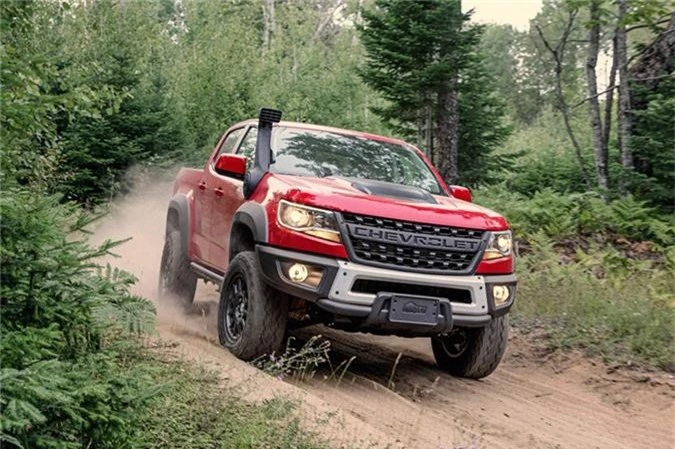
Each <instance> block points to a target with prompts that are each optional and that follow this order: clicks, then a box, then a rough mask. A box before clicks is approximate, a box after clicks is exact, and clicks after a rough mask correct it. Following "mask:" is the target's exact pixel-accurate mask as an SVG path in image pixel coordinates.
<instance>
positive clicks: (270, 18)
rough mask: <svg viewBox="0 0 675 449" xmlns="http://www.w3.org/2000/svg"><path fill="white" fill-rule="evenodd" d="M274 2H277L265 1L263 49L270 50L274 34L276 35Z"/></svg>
mask: <svg viewBox="0 0 675 449" xmlns="http://www.w3.org/2000/svg"><path fill="white" fill-rule="evenodd" d="M274 2H275V0H264V1H263V5H262V8H263V20H264V24H263V49H264V50H269V49H270V46H271V45H272V34H273V33H274V28H275V25H276V23H275V21H274Z"/></svg>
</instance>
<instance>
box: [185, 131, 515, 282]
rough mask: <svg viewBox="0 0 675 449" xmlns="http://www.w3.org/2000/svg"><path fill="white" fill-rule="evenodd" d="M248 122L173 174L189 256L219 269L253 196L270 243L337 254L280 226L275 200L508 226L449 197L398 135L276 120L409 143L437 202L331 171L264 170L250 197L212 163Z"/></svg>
mask: <svg viewBox="0 0 675 449" xmlns="http://www.w3.org/2000/svg"><path fill="white" fill-rule="evenodd" d="M255 124H257V121H255V120H249V121H246V122H242V123H238V124H237V125H235V126H233V127H232V128H230V129H229V130H228V131H227V132H226V133H225V135H223V138H221V139H220V141H219V142H218V144H217V145H216V148H214V151H213V153H212V154H211V156H210V157H209V159H208V161H207V162H206V164H205V166H204V169H203V170H197V169H182V170H181V171H180V172H179V173H178V176H177V180H176V184H175V186H174V193H175V194H176V193H180V194H183V195H186V196H187V197H188V198H189V200H190V237H189V240H190V245H189V257H190V258H191V259H192V260H196V261H199V262H201V263H205V264H206V265H209V266H210V267H212V268H215V269H217V270H218V271H220V272H225V270H226V269H227V264H228V248H229V238H230V230H231V227H232V219H233V216H234V213H235V212H236V210H237V209H238V208H239V207H240V206H241V205H242V204H244V203H245V202H247V201H250V202H254V203H257V204H260V205H261V206H263V208H264V209H265V211H266V213H267V225H268V235H267V241H268V244H270V245H272V246H277V247H282V248H287V249H291V250H295V251H302V252H308V253H314V254H320V255H324V256H329V257H335V258H338V259H347V257H348V255H347V251H346V249H345V247H344V245H343V244H342V243H337V242H332V241H328V240H323V239H320V238H317V237H312V236H309V235H306V234H303V233H300V232H295V231H292V230H289V229H287V228H284V227H282V226H281V225H280V224H279V223H278V221H277V208H278V203H279V201H280V200H282V199H285V200H287V201H291V202H294V203H300V204H305V205H308V206H313V207H317V208H321V209H328V210H333V211H337V212H351V213H355V214H361V215H370V216H375V217H382V218H393V219H397V220H404V221H410V222H417V223H424V224H434V225H441V226H453V227H461V228H470V229H478V230H486V231H501V230H506V229H508V223H507V222H506V220H505V219H504V218H503V217H502V216H501V215H499V214H497V213H495V212H493V211H491V210H489V209H486V208H483V207H480V206H477V205H475V204H472V203H470V202H466V201H462V200H460V199H457V198H454V197H453V196H452V195H451V194H450V189H448V186H447V185H446V184H445V182H443V180H442V178H441V176H440V175H439V173H438V171H437V170H436V169H435V167H433V165H431V163H430V162H429V160H428V159H427V158H426V157H425V156H424V154H423V153H421V152H420V151H419V150H418V149H416V148H415V147H413V146H411V145H409V144H407V143H405V142H403V141H401V140H398V139H394V138H390V137H384V136H377V135H373V134H368V133H363V132H357V131H348V130H343V129H337V128H331V127H326V126H317V125H308V124H301V123H290V122H280V123H279V124H278V125H277V126H286V127H294V128H301V129H308V130H317V131H325V132H332V133H338V134H343V135H349V136H356V137H360V138H364V139H370V140H377V141H381V142H388V143H394V144H399V145H405V146H406V147H408V148H411V149H413V150H414V151H415V152H417V154H419V155H420V157H421V158H422V159H423V160H424V161H425V163H426V164H427V165H428V166H429V168H430V169H431V170H432V172H433V173H434V175H435V176H436V178H437V180H438V181H439V184H440V185H441V187H442V189H443V190H444V192H445V194H446V195H447V196H444V195H435V196H434V198H435V199H436V201H437V203H438V204H427V203H420V202H412V201H405V200H401V199H398V198H389V197H384V196H374V195H368V194H366V193H363V192H361V191H360V190H357V189H355V188H354V187H352V185H351V183H350V182H349V181H348V180H345V179H341V178H334V177H326V178H315V177H302V176H293V175H281V174H273V173H268V174H267V175H265V177H264V178H263V179H262V181H261V182H260V184H259V185H258V186H257V187H256V189H255V191H254V192H253V194H252V195H251V197H250V198H249V199H248V200H245V199H244V197H243V193H242V186H243V183H242V181H240V180H237V179H234V178H231V177H226V176H222V175H219V174H218V173H216V172H215V170H214V169H213V164H214V163H215V159H216V155H217V153H218V148H220V146H221V145H222V143H223V142H224V141H225V137H226V136H227V134H229V132H230V131H232V130H234V129H237V128H241V127H242V126H249V125H255ZM514 268H515V262H514V259H513V257H504V258H501V259H495V260H491V261H482V262H481V263H480V264H479V266H478V269H477V273H476V274H506V273H513V271H514Z"/></svg>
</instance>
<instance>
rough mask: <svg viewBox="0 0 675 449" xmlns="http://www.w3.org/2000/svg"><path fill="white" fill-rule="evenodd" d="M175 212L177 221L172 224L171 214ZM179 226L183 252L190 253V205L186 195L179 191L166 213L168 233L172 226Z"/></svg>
mask: <svg viewBox="0 0 675 449" xmlns="http://www.w3.org/2000/svg"><path fill="white" fill-rule="evenodd" d="M172 214H175V215H176V217H177V223H175V225H173V226H172V223H171V215H172ZM175 226H177V227H178V231H179V232H180V241H181V249H182V250H183V254H186V255H187V254H188V248H189V238H190V205H189V203H188V199H187V197H186V196H185V195H183V194H181V193H179V194H176V195H174V197H173V198H171V200H170V201H169V208H168V210H167V213H166V231H165V232H166V233H167V234H168V233H169V230H170V229H171V228H174V227H175Z"/></svg>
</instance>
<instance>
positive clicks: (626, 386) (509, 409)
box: [94, 182, 675, 449]
mask: <svg viewBox="0 0 675 449" xmlns="http://www.w3.org/2000/svg"><path fill="white" fill-rule="evenodd" d="M149 185H150V186H152V187H147V188H145V189H143V192H142V194H132V195H129V196H127V197H126V198H124V199H123V201H121V202H120V203H118V204H116V205H115V207H114V210H113V213H112V214H111V216H110V217H109V218H107V219H106V220H105V221H104V222H102V223H101V224H100V226H99V227H98V228H97V229H96V232H95V236H94V241H102V240H104V239H107V238H110V239H121V238H125V237H129V236H131V237H133V239H132V241H130V242H128V243H126V244H125V245H124V246H122V247H121V248H119V249H118V251H117V253H118V254H119V255H120V256H121V257H120V259H117V260H115V261H113V263H114V264H115V265H116V266H119V267H121V268H124V269H126V270H128V271H131V272H133V273H134V274H135V275H136V276H137V277H138V278H139V283H138V285H137V290H138V292H139V293H140V294H143V295H145V296H148V297H151V298H155V297H156V282H157V270H158V267H159V260H160V255H161V249H162V245H163V232H164V220H165V213H166V204H167V202H168V198H169V197H170V194H171V184H170V183H166V182H162V183H154V184H149ZM157 303H158V312H159V319H158V322H159V334H160V336H161V337H162V338H164V339H170V340H173V341H177V342H178V343H179V346H178V348H177V349H176V350H177V351H178V353H179V355H180V356H182V357H185V358H187V359H190V360H195V361H199V362H201V363H205V364H207V365H209V366H211V367H213V368H214V369H216V370H218V372H220V373H222V378H223V381H224V382H227V383H228V384H229V385H237V386H239V387H240V388H243V389H244V391H245V395H246V397H247V398H250V399H252V400H259V399H265V398H268V397H274V396H278V395H281V396H284V397H288V398H290V399H292V400H295V401H296V402H298V403H299V404H301V405H300V407H299V413H300V414H301V416H302V417H303V421H305V423H306V425H307V427H308V428H310V429H313V430H317V431H319V433H320V434H322V435H323V436H325V437H326V438H329V439H330V440H331V441H333V443H334V445H335V446H336V447H348V446H351V447H354V446H357V447H367V446H382V447H384V446H386V445H390V447H409V448H434V449H437V448H529V447H531V448H612V449H616V448H626V449H629V448H630V449H632V448H652V449H657V448H664V449H665V448H668V449H670V448H673V447H675V407H674V401H673V399H674V397H675V394H674V388H673V382H672V381H669V380H668V379H667V377H666V379H667V380H666V381H665V382H642V383H638V382H635V381H634V380H632V379H631V376H630V375H629V374H626V373H620V372H619V373H612V374H608V373H607V371H606V369H605V368H604V367H602V366H598V365H596V364H594V363H593V362H591V361H588V360H586V359H584V358H582V357H578V356H576V355H569V356H567V357H559V358H557V359H545V358H542V357H541V356H540V354H537V352H536V351H535V350H534V349H533V346H532V344H531V343H530V342H529V341H528V340H527V339H526V338H525V337H523V336H521V335H519V334H514V335H513V336H512V337H511V339H510V342H509V349H508V352H507V356H506V358H505V360H504V362H503V363H502V365H501V366H500V368H499V369H498V370H497V371H496V372H495V373H494V374H493V375H492V376H490V377H488V378H487V379H484V380H482V381H469V380H462V379H456V378H453V377H451V376H449V375H446V374H444V373H443V372H441V371H439V370H438V369H437V368H436V367H435V364H434V362H433V356H432V354H431V349H430V345H429V342H428V340H426V339H402V338H391V337H377V336H371V335H364V334H347V333H341V332H337V331H331V330H329V329H326V328H323V327H319V326H317V327H311V328H307V329H303V330H300V331H295V332H294V333H293V335H294V336H295V337H296V338H298V339H299V340H301V341H302V340H303V339H307V338H308V337H309V336H311V335H313V334H316V333H321V334H322V335H324V336H325V337H327V338H328V339H329V340H330V341H331V347H332V350H331V354H332V358H333V364H334V365H336V364H339V363H340V362H342V361H346V360H348V359H349V358H351V357H355V360H354V361H353V362H352V364H351V365H350V367H349V370H348V373H347V375H346V376H345V377H344V379H343V380H342V382H341V383H339V384H338V383H337V381H336V379H335V377H334V376H330V373H329V372H328V371H326V372H323V373H322V372H320V373H318V375H316V376H315V377H314V378H312V379H310V380H309V381H304V382H301V383H295V384H292V383H286V382H281V381H279V380H277V379H274V378H271V377H269V376H267V375H264V374H262V373H260V372H259V371H258V370H256V369H254V368H252V367H251V366H249V365H247V364H245V363H243V362H241V361H239V360H237V359H235V358H234V357H233V356H231V355H230V354H229V353H228V352H227V351H225V350H224V349H222V348H220V347H219V346H218V345H217V343H216V334H215V318H214V313H213V312H214V311H215V307H216V304H217V295H216V293H215V291H214V289H213V288H211V287H210V286H202V285H201V284H200V287H199V289H198V292H197V302H196V303H195V305H194V307H193V310H192V312H191V313H189V314H187V315H185V314H183V313H182V312H177V311H176V310H175V309H172V308H171V307H168V306H167V305H166V304H165V303H162V301H157ZM399 354H401V357H400V360H399V362H398V364H397V365H396V367H395V371H394V375H393V377H392V370H393V369H394V366H395V364H396V359H397V357H398V356H399ZM322 374H325V376H324V375H322ZM390 378H391V380H392V381H393V385H392V386H391V387H392V388H387V385H389V382H390ZM327 422H330V424H329V425H328V424H326V423H327Z"/></svg>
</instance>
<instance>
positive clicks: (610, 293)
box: [514, 234, 675, 371]
mask: <svg viewBox="0 0 675 449" xmlns="http://www.w3.org/2000/svg"><path fill="white" fill-rule="evenodd" d="M530 243H531V245H532V246H533V247H534V248H535V250H534V251H533V252H532V253H531V254H529V255H526V256H524V257H521V258H520V259H519V261H518V272H519V280H520V282H519V285H518V300H517V302H516V307H515V311H514V315H515V317H516V323H517V325H518V326H520V327H523V328H524V329H528V328H531V327H532V326H534V325H544V326H545V327H546V329H547V332H548V333H549V337H550V338H549V340H548V341H549V344H550V345H551V346H552V347H553V348H567V349H568V348H580V349H583V350H585V351H586V352H587V353H588V354H590V355H593V356H600V357H602V358H604V359H605V360H607V361H612V362H629V361H631V362H633V363H639V364H646V365H650V366H655V367H659V368H663V369H667V370H671V371H672V370H675V364H674V360H675V359H674V358H673V357H674V356H675V353H674V352H673V347H674V346H673V345H674V343H675V340H674V339H673V333H672V329H673V325H674V324H675V315H674V312H675V309H673V305H672V298H673V295H675V290H674V288H673V287H674V285H675V279H674V278H673V274H672V273H673V269H674V268H675V266H674V265H673V264H672V261H671V262H668V263H667V264H666V266H665V267H663V268H657V267H655V266H654V265H653V264H652V263H651V262H649V261H638V260H631V259H627V258H626V257H625V256H624V255H623V254H620V253H618V252H616V251H615V250H612V249H606V250H597V249H594V250H592V251H590V252H588V253H584V252H581V251H578V252H577V254H576V256H577V260H576V261H570V260H569V259H561V256H560V254H559V252H558V251H555V250H554V249H553V242H552V241H551V240H550V239H549V238H548V237H546V236H544V235H542V234H539V235H537V236H532V237H531V240H530Z"/></svg>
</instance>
